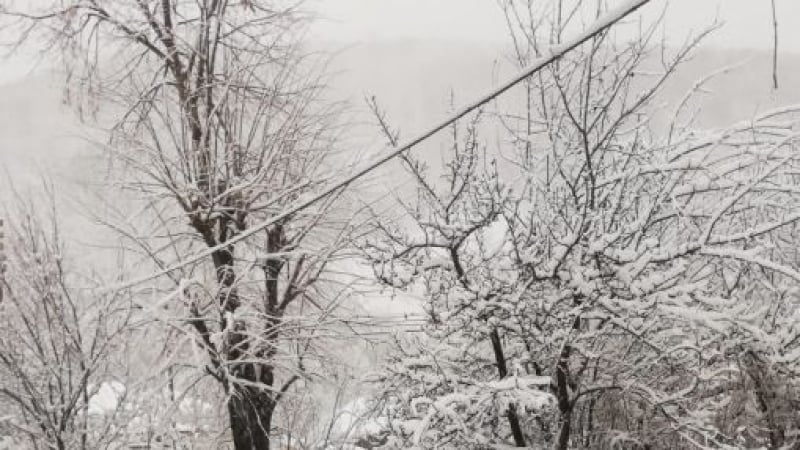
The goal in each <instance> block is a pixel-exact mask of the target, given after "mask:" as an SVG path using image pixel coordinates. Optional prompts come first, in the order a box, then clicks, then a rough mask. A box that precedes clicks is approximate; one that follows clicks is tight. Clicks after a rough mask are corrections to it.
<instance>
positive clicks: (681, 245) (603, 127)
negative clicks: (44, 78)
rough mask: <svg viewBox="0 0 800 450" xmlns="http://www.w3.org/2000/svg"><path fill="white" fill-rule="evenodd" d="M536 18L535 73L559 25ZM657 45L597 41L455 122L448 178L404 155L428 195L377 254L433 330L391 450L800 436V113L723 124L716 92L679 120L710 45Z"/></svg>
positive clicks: (684, 443)
mask: <svg viewBox="0 0 800 450" xmlns="http://www.w3.org/2000/svg"><path fill="white" fill-rule="evenodd" d="M565 3H569V2H565ZM528 4H530V2H528ZM568 9H569V8H567V10H568ZM559 11H560V9H559ZM510 14H511V13H510ZM554 14H555V12H554ZM519 17H528V15H527V13H526V14H521V15H520V14H517V15H516V19H515V20H520V22H514V21H513V20H512V21H510V23H518V24H519V25H513V27H515V29H514V32H516V33H518V34H517V37H519V36H523V37H522V38H519V39H517V40H516V42H517V44H518V45H517V47H516V49H517V54H516V55H515V60H518V61H519V63H520V64H524V63H525V62H526V61H528V60H530V59H531V58H532V57H534V56H536V55H539V54H541V53H543V51H544V50H543V49H541V48H539V44H538V43H539V42H541V40H542V35H541V34H542V33H544V35H545V36H547V33H546V31H548V30H545V29H544V26H543V25H541V24H539V23H529V24H525V23H524V20H522V19H519ZM530 17H538V16H537V15H535V14H531V15H530ZM575 17H580V14H578V15H576V16H575ZM578 20H579V19H578V18H574V21H578ZM554 23H558V22H554ZM576 25H577V24H576V23H570V24H562V26H561V27H560V28H559V30H561V29H564V28H568V27H571V26H576ZM656 29H657V24H654V25H652V26H651V27H645V28H642V29H641V31H640V33H641V34H640V35H639V38H638V39H637V40H634V41H632V42H629V43H625V44H620V43H619V41H618V40H617V39H615V37H614V36H613V35H612V34H608V33H607V34H604V35H601V36H598V37H596V38H595V39H594V40H593V41H592V42H590V43H588V44H585V45H584V46H582V47H581V48H579V49H577V50H576V51H574V52H572V53H570V54H569V55H568V56H567V57H565V58H562V59H561V60H559V61H558V62H556V63H555V64H554V65H553V66H552V68H551V70H547V71H543V72H541V73H540V74H538V75H537V76H535V77H532V78H531V79H529V80H528V81H527V84H526V86H525V88H524V89H523V90H522V91H521V92H519V93H520V94H521V95H522V97H523V99H522V101H521V102H518V103H517V104H522V107H521V108H520V110H519V111H517V110H515V106H514V105H513V104H512V105H498V107H497V108H496V110H497V111H495V112H493V113H492V114H490V112H489V111H488V110H484V112H482V113H480V114H478V115H475V116H474V117H473V118H472V120H471V121H470V122H469V123H467V124H466V125H464V124H463V123H462V124H460V125H459V126H456V127H454V128H453V143H452V148H451V149H450V152H449V154H448V155H447V156H446V162H445V164H444V167H443V168H442V170H441V173H437V172H435V171H433V170H431V169H429V168H427V167H426V165H425V164H424V163H422V162H421V161H417V160H413V159H411V158H407V159H406V160H405V161H406V163H407V164H406V167H407V169H408V170H409V171H410V172H411V173H412V174H413V176H414V178H415V179H416V181H417V183H418V191H417V194H418V195H417V198H416V201H408V200H405V201H404V202H402V205H403V206H405V212H406V213H407V214H406V215H405V218H404V219H403V220H402V221H399V222H395V223H389V222H388V221H385V220H381V218H379V217H378V218H377V219H376V233H375V235H373V236H371V237H370V238H368V239H366V240H365V242H364V243H363V250H364V254H365V255H366V256H367V258H368V259H370V260H371V261H372V263H373V266H374V268H375V272H376V275H377V277H378V279H380V280H381V281H382V282H384V283H385V284H386V285H387V286H391V287H392V288H395V289H406V290H409V291H412V292H416V293H418V294H420V295H422V296H424V297H425V299H426V301H427V312H428V315H429V318H430V320H429V325H428V326H427V328H426V330H425V332H424V334H423V335H421V336H416V337H414V338H410V339H408V340H405V341H400V342H398V345H397V346H396V354H395V356H394V357H393V358H391V360H390V361H389V363H388V364H387V366H386V367H385V368H384V369H383V371H382V372H381V374H380V375H379V378H378V381H379V384H380V386H381V387H382V389H383V395H382V397H381V398H380V399H379V402H378V403H379V405H380V407H381V408H380V415H381V416H383V417H386V418H387V420H388V422H389V424H388V426H387V430H388V432H389V433H390V440H389V442H390V445H391V446H393V447H406V446H421V447H425V448H433V447H448V448H451V447H452V448H487V447H491V446H503V445H515V446H530V447H532V448H544V447H549V446H554V447H555V448H560V449H566V448H619V446H623V447H625V448H687V447H702V448H706V447H708V448H716V447H725V446H738V445H752V446H759V445H771V446H773V447H778V446H781V445H788V444H790V443H792V442H795V441H794V440H793V439H794V438H793V433H794V430H796V429H797V427H798V425H800V424H799V423H798V418H797V417H796V415H793V414H792V413H791V411H793V410H796V408H795V407H794V405H796V399H797V395H796V393H795V391H796V388H795V386H794V381H793V377H788V378H789V379H786V378H784V377H783V376H782V375H784V374H786V375H793V374H794V373H796V369H795V367H796V364H797V362H796V360H797V356H798V355H799V354H798V353H797V352H798V351H800V350H797V340H798V339H797V336H798V335H797V333H796V331H794V330H795V329H796V328H797V327H796V326H795V325H793V323H795V322H796V321H797V312H796V311H797V305H798V299H797V291H796V288H794V287H792V286H793V284H795V283H796V282H797V281H798V280H800V272H798V270H797V260H796V259H795V258H794V253H795V250H794V248H795V247H796V243H797V241H796V240H795V239H794V238H793V237H794V236H795V232H794V230H795V227H796V225H797V221H798V219H800V215H798V213H797V211H798V210H800V209H798V208H799V207H800V197H798V195H797V192H798V188H799V186H798V184H797V178H796V173H797V170H798V168H799V167H800V153H799V152H798V137H800V135H798V134H797V129H798V122H797V117H798V113H800V107H786V108H783V109H780V110H776V111H771V112H769V113H766V114H763V115H760V116H757V117H755V118H753V119H751V120H748V121H746V122H742V123H740V124H735V125H733V126H731V127H729V128H727V129H723V130H702V129H699V128H698V127H697V125H696V123H695V120H694V119H695V112H694V111H691V108H690V105H693V103H692V100H691V98H692V95H691V94H693V93H695V92H696V91H697V90H699V89H700V87H701V85H700V84H698V85H695V86H694V87H693V89H692V91H691V92H690V93H689V94H687V98H686V99H683V100H681V101H679V102H678V103H677V104H676V105H675V107H674V108H673V109H672V110H670V111H669V114H668V113H667V112H665V111H666V109H664V108H663V107H662V105H661V104H660V103H659V102H660V98H659V92H660V90H661V88H662V87H663V86H664V84H665V82H666V81H667V80H668V79H669V77H670V76H671V75H672V74H673V73H675V71H676V70H678V69H679V66H680V63H681V62H682V61H684V60H685V59H686V58H687V56H688V54H689V52H690V50H691V49H692V47H693V46H694V45H695V44H696V43H697V42H698V41H697V40H694V41H691V42H690V43H689V44H688V45H687V46H686V47H684V48H680V49H677V50H675V51H673V52H669V51H667V50H666V49H663V48H661V49H658V50H654V49H653V47H652V46H651V41H652V39H653V36H654V34H655V31H656ZM559 30H555V31H554V34H552V35H551V38H553V36H556V35H557V34H559V33H560V31H559ZM556 31H558V33H556ZM520 33H521V34H520ZM521 42H527V44H524V45H523V44H521ZM526 46H527V47H526ZM656 61H657V62H656ZM487 115H488V116H489V117H488V118H487ZM663 123H666V126H665V125H664V124H663ZM493 125H497V128H498V129H500V130H501V131H500V134H501V136H502V137H501V138H500V139H492V140H488V141H487V142H484V141H483V140H481V138H480V136H481V134H482V133H485V134H486V135H491V134H489V132H491V131H492V130H493V128H492V126H493ZM744 428H747V429H744Z"/></svg>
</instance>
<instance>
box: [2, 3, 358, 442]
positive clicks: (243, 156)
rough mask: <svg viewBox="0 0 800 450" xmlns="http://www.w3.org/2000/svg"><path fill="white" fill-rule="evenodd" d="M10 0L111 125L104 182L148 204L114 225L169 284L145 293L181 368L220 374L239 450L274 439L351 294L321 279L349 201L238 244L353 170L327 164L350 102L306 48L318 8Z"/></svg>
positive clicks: (11, 23)
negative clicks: (175, 329)
mask: <svg viewBox="0 0 800 450" xmlns="http://www.w3.org/2000/svg"><path fill="white" fill-rule="evenodd" d="M6 3H7V5H6V6H5V7H4V8H3V9H2V18H3V20H4V26H6V29H8V30H11V31H13V30H16V31H19V36H22V38H21V40H22V41H25V42H26V43H27V44H32V45H37V46H46V47H47V49H48V50H53V51H54V52H51V53H50V54H55V55H58V56H60V57H61V58H60V59H61V61H63V62H64V66H65V68H66V73H67V75H68V77H69V79H68V84H67V85H68V87H69V90H70V92H68V94H69V95H70V98H71V99H73V102H74V104H75V105H78V106H81V107H82V112H84V113H85V116H87V117H91V115H92V114H93V113H94V114H95V115H96V117H97V118H98V119H99V123H100V124H101V125H108V124H109V123H110V124H111V126H110V140H109V142H108V145H107V149H108V150H109V153H108V154H109V155H110V156H111V158H110V161H111V163H112V165H111V166H109V167H111V168H112V173H113V175H112V179H111V181H112V184H114V185H115V187H121V188H122V192H124V193H127V194H132V195H130V196H128V197H131V196H132V197H133V198H135V201H133V202H132V203H129V205H130V204H133V205H136V207H137V208H139V207H141V209H140V210H139V211H140V213H138V214H135V215H132V214H131V212H130V210H125V212H124V214H123V215H122V220H119V221H116V222H115V223H113V226H114V227H115V229H116V230H117V231H120V232H121V233H122V235H123V237H124V238H125V240H126V245H128V248H130V249H133V250H135V251H137V252H139V253H140V254H141V255H143V256H144V259H145V260H146V261H147V264H146V265H145V266H141V265H138V266H136V268H137V270H138V271H139V273H142V271H143V270H150V271H154V272H159V275H169V276H170V279H169V282H170V283H169V284H166V283H162V282H159V280H156V281H153V282H152V283H150V284H146V285H145V287H146V288H147V289H148V290H147V291H146V295H145V294H144V293H142V291H139V292H140V293H141V294H140V295H142V297H143V298H147V299H149V300H150V302H151V303H158V304H159V306H162V307H163V308H154V310H155V311H157V314H158V316H159V318H160V319H163V321H164V323H165V324H167V325H168V326H169V327H172V326H173V325H174V324H175V323H176V322H178V323H180V327H181V328H182V329H184V330H187V331H191V332H192V333H193V334H192V336H193V339H194V342H195V345H196V346H198V347H199V348H201V349H202V352H204V353H205V362H204V363H203V364H200V365H199V367H198V365H197V364H195V361H196V359H192V358H188V357H186V356H187V355H186V354H183V355H176V354H174V353H173V354H172V355H173V357H177V358H183V360H182V361H183V363H184V364H182V365H178V366H180V367H181V368H182V369H181V370H194V371H195V375H198V374H199V375H203V376H208V375H210V376H211V377H213V378H214V379H215V380H217V381H218V386H219V387H221V388H222V389H221V390H222V391H224V395H225V398H226V405H227V411H228V416H229V424H230V428H231V432H232V437H233V444H234V447H235V448H237V449H247V450H250V449H255V448H258V449H267V448H269V439H270V434H271V433H272V432H273V425H275V424H274V422H273V415H274V413H275V411H276V408H277V406H276V405H277V404H278V402H279V401H280V399H281V398H283V397H284V396H285V395H287V393H290V391H291V389H293V387H294V386H295V385H296V383H298V382H300V384H302V383H304V382H306V381H307V380H308V379H309V375H308V372H309V371H310V370H315V368H319V367H320V364H318V363H315V362H314V361H318V360H319V358H318V357H323V356H324V355H325V352H324V351H322V350H320V349H318V348H317V343H316V342H317V341H315V340H314V336H313V334H314V333H313V329H314V326H315V324H316V323H317V322H318V321H319V320H327V318H329V316H330V313H331V311H332V309H333V308H334V307H335V306H336V305H337V304H338V303H339V302H340V301H341V300H342V299H343V298H345V297H344V295H343V292H345V289H343V287H342V285H341V281H340V280H339V281H337V280H334V279H332V278H331V277H327V276H326V271H327V269H328V268H329V265H330V264H331V262H332V260H333V259H334V257H335V256H336V255H338V254H339V253H340V251H341V250H342V249H343V248H344V244H345V242H346V239H345V237H346V234H347V231H348V230H349V227H348V223H347V216H346V215H344V214H340V215H338V216H337V214H335V213H336V211H334V205H335V204H336V201H337V199H339V198H340V197H339V195H332V196H330V197H329V198H328V200H326V201H323V202H320V203H318V204H317V205H315V207H313V208H309V209H306V210H305V211H303V212H300V213H297V214H293V215H290V216H287V217H284V218H283V219H282V220H280V221H277V222H275V223H273V224H271V225H269V226H265V227H262V228H257V230H258V232H256V233H254V235H253V236H252V237H251V238H250V239H248V240H242V241H239V237H241V236H240V235H241V234H242V233H244V232H245V231H246V230H250V228H251V227H253V226H256V225H258V224H260V223H263V222H264V221H267V220H269V219H270V218H273V217H276V216H278V215H279V214H280V213H281V212H283V211H285V210H286V209H287V208H288V207H289V206H291V205H293V204H294V203H295V202H297V201H298V199H301V198H303V196H306V195H309V194H313V193H314V192H315V191H316V190H317V189H318V188H319V186H321V185H323V184H324V183H325V182H326V180H328V178H329V177H330V176H331V175H332V174H336V173H341V170H342V167H343V166H345V165H346V162H345V161H343V160H342V158H339V159H338V160H336V161H335V163H336V167H335V170H334V167H332V166H333V164H332V160H331V158H330V157H331V155H332V154H333V151H334V149H335V147H336V144H335V141H336V138H337V134H338V130H337V125H336V123H337V120H338V113H339V110H340V108H339V107H338V106H337V105H336V104H333V103H331V102H328V101H324V99H323V98H322V96H323V93H324V92H325V83H324V78H323V69H324V61H323V60H322V59H321V58H318V57H316V56H314V55H312V54H310V52H308V51H307V50H305V49H304V47H303V45H302V42H301V40H300V38H301V37H302V34H303V33H304V30H305V28H306V24H307V22H308V15H307V14H305V13H304V12H303V11H302V10H301V9H300V6H301V5H299V4H297V3H296V2H282V1H271V0H270V1H266V0H264V1H262V0H250V1H235V2H231V1H219V0H202V1H197V2H186V1H179V0H135V1H132V0H103V1H99V0H89V1H84V0H69V1H60V0H59V1H45V2H37V3H35V4H34V3H29V2H25V1H23V2H14V1H11V2H6ZM39 48H41V47H39ZM79 94H83V95H79ZM87 106H90V107H92V108H89V109H87V108H86V107H87ZM97 108H100V110H99V111H101V113H99V114H97V112H98V109H97ZM119 198H120V197H115V198H114V199H113V203H116V204H113V205H111V206H116V207H119V206H120V205H119V201H118V199H119ZM121 198H126V196H123V197H121ZM117 209H118V210H119V208H117ZM105 220H106V221H108V222H111V221H112V220H110V219H109V218H108V217H106V218H105ZM200 251H204V252H206V253H205V255H207V256H206V257H202V258H193V256H190V255H196V254H198V252H200ZM187 259H188V261H187ZM170 266H178V267H172V268H173V269H174V270H163V269H166V268H168V267H170ZM142 267H145V268H144V269H143V268H142ZM162 270H163V272H162ZM154 278H155V277H154ZM164 278H165V277H161V278H160V280H163V279H164ZM140 286H142V285H141V284H139V285H137V287H140ZM154 290H156V291H158V292H159V293H161V294H165V295H166V294H169V295H167V296H161V297H159V298H161V299H164V298H166V299H168V300H169V301H168V302H163V304H161V303H160V302H159V301H158V300H154V299H153V296H152V295H151V294H152V292H154ZM146 347H147V348H149V349H150V348H160V347H161V346H160V345H150V346H146ZM187 366H190V368H189V369H187ZM198 369H199V371H198ZM165 375H166V374H165ZM174 375H175V376H180V375H179V374H174ZM170 376H172V375H170ZM184 378H186V377H184ZM189 378H191V377H189Z"/></svg>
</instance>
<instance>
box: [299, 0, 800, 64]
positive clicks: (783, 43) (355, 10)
mask: <svg viewBox="0 0 800 450" xmlns="http://www.w3.org/2000/svg"><path fill="white" fill-rule="evenodd" d="M498 1H499V0H315V3H316V4H317V5H318V9H319V10H320V11H321V12H322V14H323V15H325V16H327V17H328V20H327V21H325V22H323V23H320V24H319V25H318V26H317V30H316V31H317V33H318V35H319V36H320V37H324V38H330V39H336V40H342V41H369V40H374V39H402V38H440V39H454V40H474V41H503V40H504V39H505V38H506V35H505V32H504V20H503V16H502V13H501V11H500V8H499V7H498V6H497V4H498ZM587 1H593V0H587ZM621 1H623V0H608V3H609V4H610V5H615V4H619V3H621ZM667 3H669V6H668V10H667V16H666V29H667V31H668V33H669V34H671V35H672V36H674V37H675V38H676V39H681V38H682V37H684V36H685V35H686V34H687V33H688V32H690V31H691V30H693V29H694V30H697V29H699V28H703V26H704V25H707V24H709V23H710V22H711V21H712V20H713V19H714V17H715V16H718V17H719V18H720V19H721V20H723V21H724V22H725V23H726V26H725V27H724V28H723V29H722V30H720V31H718V32H717V33H716V36H714V37H712V39H711V40H710V41H709V44H711V45H715V46H719V47H729V48H730V47H739V48H762V49H767V48H771V45H772V25H771V24H772V13H771V8H770V0H668V1H667V0H654V1H653V2H651V3H650V4H648V5H647V6H645V7H644V8H643V10H642V11H643V13H644V14H646V15H650V16H653V15H655V14H658V13H659V12H660V11H661V10H662V8H663V7H664V5H665V4H667ZM776 4H777V11H778V14H779V27H778V29H779V47H781V48H782V49H784V50H791V51H796V52H800V1H798V0H777V3H776Z"/></svg>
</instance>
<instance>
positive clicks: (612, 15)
mask: <svg viewBox="0 0 800 450" xmlns="http://www.w3.org/2000/svg"><path fill="white" fill-rule="evenodd" d="M649 2H650V0H628V1H626V2H624V3H623V4H622V5H620V6H619V7H617V8H615V9H613V10H611V11H609V12H608V13H606V14H605V15H604V16H603V17H602V18H600V19H598V20H597V21H596V22H595V23H594V24H592V25H591V26H590V27H589V28H588V29H586V30H584V31H583V32H582V33H580V34H578V35H577V36H575V37H573V38H572V39H570V40H568V41H567V42H565V43H564V44H561V45H558V46H555V47H553V48H551V49H550V52H549V54H548V55H546V56H543V57H541V58H539V59H537V60H535V61H534V62H532V63H531V64H530V65H528V66H527V67H525V68H523V69H522V70H521V71H520V72H518V73H517V74H516V75H514V76H513V77H511V78H510V79H509V80H507V81H506V82H505V83H502V84H500V86H499V87H497V88H495V89H493V90H491V91H489V93H487V94H485V95H483V96H481V97H479V98H478V99H477V100H474V101H472V102H470V103H468V104H467V105H465V106H463V107H462V108H460V109H459V110H457V111H456V112H455V113H453V114H452V115H450V116H449V117H447V118H446V119H444V120H443V121H441V122H439V123H438V124H436V125H434V126H433V127H431V128H430V129H428V130H426V131H423V132H422V133H420V134H419V135H417V136H416V137H414V138H411V139H410V140H408V141H406V142H404V143H401V144H400V145H398V146H397V147H396V149H393V150H392V151H390V152H389V153H387V154H386V155H384V156H382V157H380V158H378V159H377V160H375V161H373V162H371V163H369V164H367V165H366V166H365V167H363V168H361V169H359V170H358V171H356V172H355V173H354V174H352V175H350V176H349V177H347V178H345V179H344V180H342V181H339V182H337V183H334V184H333V185H332V186H330V187H328V188H327V189H325V190H323V191H322V192H320V193H319V194H317V195H314V196H312V197H311V198H309V199H307V200H305V201H302V202H300V203H299V204H297V205H296V206H294V207H293V208H290V209H288V210H286V211H284V212H283V213H281V214H278V215H276V216H274V217H272V218H270V219H267V220H265V221H262V222H261V223H258V224H256V225H254V226H252V227H250V228H248V229H246V230H244V231H242V232H241V233H239V234H237V235H236V236H234V237H232V238H230V239H229V240H227V241H226V242H224V243H222V244H219V245H216V246H214V247H209V248H207V249H205V250H203V251H201V252H199V253H197V254H195V255H194V256H192V257H190V258H188V259H185V260H184V261H181V262H179V263H176V264H174V265H172V266H169V267H166V268H164V269H161V270H159V271H157V272H153V273H151V274H149V275H146V276H143V277H141V278H137V279H134V280H131V281H127V282H124V283H120V284H118V285H116V286H112V287H110V288H107V290H120V289H127V288H131V287H134V286H136V285H139V284H142V283H145V282H147V281H150V280H153V279H156V278H159V277H161V276H163V275H167V274H169V273H171V272H174V271H176V270H179V269H181V268H183V267H185V266H187V265H189V264H194V263H196V262H198V261H200V260H202V259H204V258H207V257H209V256H211V255H212V254H213V253H215V252H217V251H220V250H224V249H226V248H228V247H229V246H231V245H233V244H235V243H237V242H239V241H242V240H245V239H247V238H249V237H250V236H253V235H254V234H256V233H257V232H259V231H261V230H263V229H265V228H267V227H268V226H270V225H273V224H275V223H277V222H280V221H281V220H283V219H286V218H287V217H289V216H291V215H292V214H296V213H297V212H299V211H302V210H304V209H306V208H308V207H309V206H311V205H313V204H315V203H317V202H318V201H320V200H322V199H324V198H326V197H328V196H329V195H331V194H333V193H334V192H336V191H338V190H340V189H342V188H345V187H347V186H349V185H350V184H351V183H353V182H354V181H356V180H358V179H359V178H361V177H363V176H364V175H366V174H368V173H370V172H372V171H373V170H375V169H376V168H378V167H380V166H382V165H383V164H385V163H387V162H388V161H390V160H392V159H394V158H396V157H397V156H399V155H400V154H401V153H403V152H405V151H408V150H410V149H411V148H412V147H415V146H416V145H418V144H420V143H422V142H423V141H425V140H427V139H429V138H430V137H431V136H433V135H435V134H436V133H438V132H439V131H441V130H443V129H445V128H447V127H448V126H450V125H451V124H452V123H453V122H455V121H457V120H458V119H460V118H462V117H464V116H466V115H467V114H469V113H470V112H472V111H474V110H476V109H478V108H480V107H481V106H483V105H485V104H486V103H488V102H490V101H491V100H493V99H495V98H496V97H498V96H499V95H501V94H503V93H504V92H506V91H508V90H509V89H511V88H512V87H514V86H516V85H517V84H519V83H520V82H522V81H523V80H525V79H526V78H528V77H530V76H531V75H533V74H534V73H536V72H538V71H539V70H541V69H542V68H544V67H546V66H547V65H549V64H551V63H552V62H553V61H556V60H557V59H559V58H561V57H562V56H564V54H566V53H567V52H569V51H570V50H572V49H574V48H575V47H577V46H579V45H581V44H583V43H584V42H586V41H588V40H589V39H591V38H593V37H594V36H596V35H598V34H600V33H601V32H603V31H604V30H606V29H607V28H609V27H611V26H612V25H614V24H615V23H617V22H619V21H620V20H622V19H623V18H625V17H627V16H628V15H629V14H631V13H633V12H634V11H636V10H637V9H639V8H640V7H642V6H643V5H645V4H647V3H649Z"/></svg>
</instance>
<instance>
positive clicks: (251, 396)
mask: <svg viewBox="0 0 800 450" xmlns="http://www.w3.org/2000/svg"><path fill="white" fill-rule="evenodd" d="M274 411H275V403H274V401H273V399H272V396H271V394H270V393H269V392H264V391H259V390H257V389H253V388H250V387H246V386H236V387H234V388H233V389H232V392H231V397H230V399H229V400H228V416H229V420H230V423H231V434H232V436H233V447H234V448H235V449H236V450H269V431H270V428H271V427H272V413H273V412H274Z"/></svg>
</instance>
